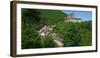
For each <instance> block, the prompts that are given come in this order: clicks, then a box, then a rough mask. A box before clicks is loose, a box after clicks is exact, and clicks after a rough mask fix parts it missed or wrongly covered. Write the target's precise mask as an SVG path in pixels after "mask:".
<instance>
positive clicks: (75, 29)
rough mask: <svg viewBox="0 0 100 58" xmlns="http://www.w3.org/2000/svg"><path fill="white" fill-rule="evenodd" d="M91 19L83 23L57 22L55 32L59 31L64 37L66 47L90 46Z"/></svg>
mask: <svg viewBox="0 0 100 58" xmlns="http://www.w3.org/2000/svg"><path fill="white" fill-rule="evenodd" d="M90 26H92V24H91V21H86V22H81V23H72V22H67V23H57V25H56V27H55V28H54V32H56V33H59V34H60V36H61V37H62V38H63V43H64V46H65V47H67V46H68V47H69V46H89V45H91V44H92V42H91V40H92V28H91V27H90Z"/></svg>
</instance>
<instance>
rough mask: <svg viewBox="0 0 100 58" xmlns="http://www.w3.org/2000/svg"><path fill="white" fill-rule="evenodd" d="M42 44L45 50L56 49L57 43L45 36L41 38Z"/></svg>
mask: <svg viewBox="0 0 100 58" xmlns="http://www.w3.org/2000/svg"><path fill="white" fill-rule="evenodd" d="M41 41H42V42H41V44H42V47H44V48H51V47H56V43H55V42H54V41H53V38H52V37H50V36H45V37H42V38H41Z"/></svg>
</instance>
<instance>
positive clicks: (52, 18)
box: [38, 10, 67, 24]
mask: <svg viewBox="0 0 100 58" xmlns="http://www.w3.org/2000/svg"><path fill="white" fill-rule="evenodd" d="M38 11H40V17H41V18H43V19H42V20H44V21H45V22H46V23H47V24H55V23H57V22H63V21H64V17H65V16H67V15H66V14H64V13H63V12H62V11H61V10H38Z"/></svg>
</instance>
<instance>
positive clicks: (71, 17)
mask: <svg viewBox="0 0 100 58" xmlns="http://www.w3.org/2000/svg"><path fill="white" fill-rule="evenodd" d="M64 20H65V21H64V22H82V20H81V19H80V18H76V17H75V16H74V13H70V14H68V15H67V16H66V17H64Z"/></svg>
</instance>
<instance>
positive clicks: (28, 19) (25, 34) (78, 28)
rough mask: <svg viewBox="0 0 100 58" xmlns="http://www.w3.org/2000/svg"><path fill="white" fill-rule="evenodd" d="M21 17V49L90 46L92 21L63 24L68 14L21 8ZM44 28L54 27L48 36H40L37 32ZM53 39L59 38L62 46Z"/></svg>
mask: <svg viewBox="0 0 100 58" xmlns="http://www.w3.org/2000/svg"><path fill="white" fill-rule="evenodd" d="M21 15H22V21H21V22H22V23H21V26H22V27H21V30H22V31H21V41H22V43H21V46H22V49H33V48H56V47H75V46H91V45H92V41H91V40H92V20H89V21H83V22H80V23H79V22H76V23H73V22H66V23H65V22H64V17H65V16H67V15H68V14H65V13H63V12H62V11H61V10H48V9H27V8H22V9H21ZM44 26H50V27H52V26H54V27H52V31H50V34H49V35H45V36H41V35H39V30H41V29H42V28H43V27H44ZM53 34H54V35H53ZM55 34H56V35H55ZM53 36H54V37H53ZM55 38H59V39H60V42H61V43H62V44H63V45H61V46H59V45H57V43H56V42H55V41H54V39H55Z"/></svg>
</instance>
